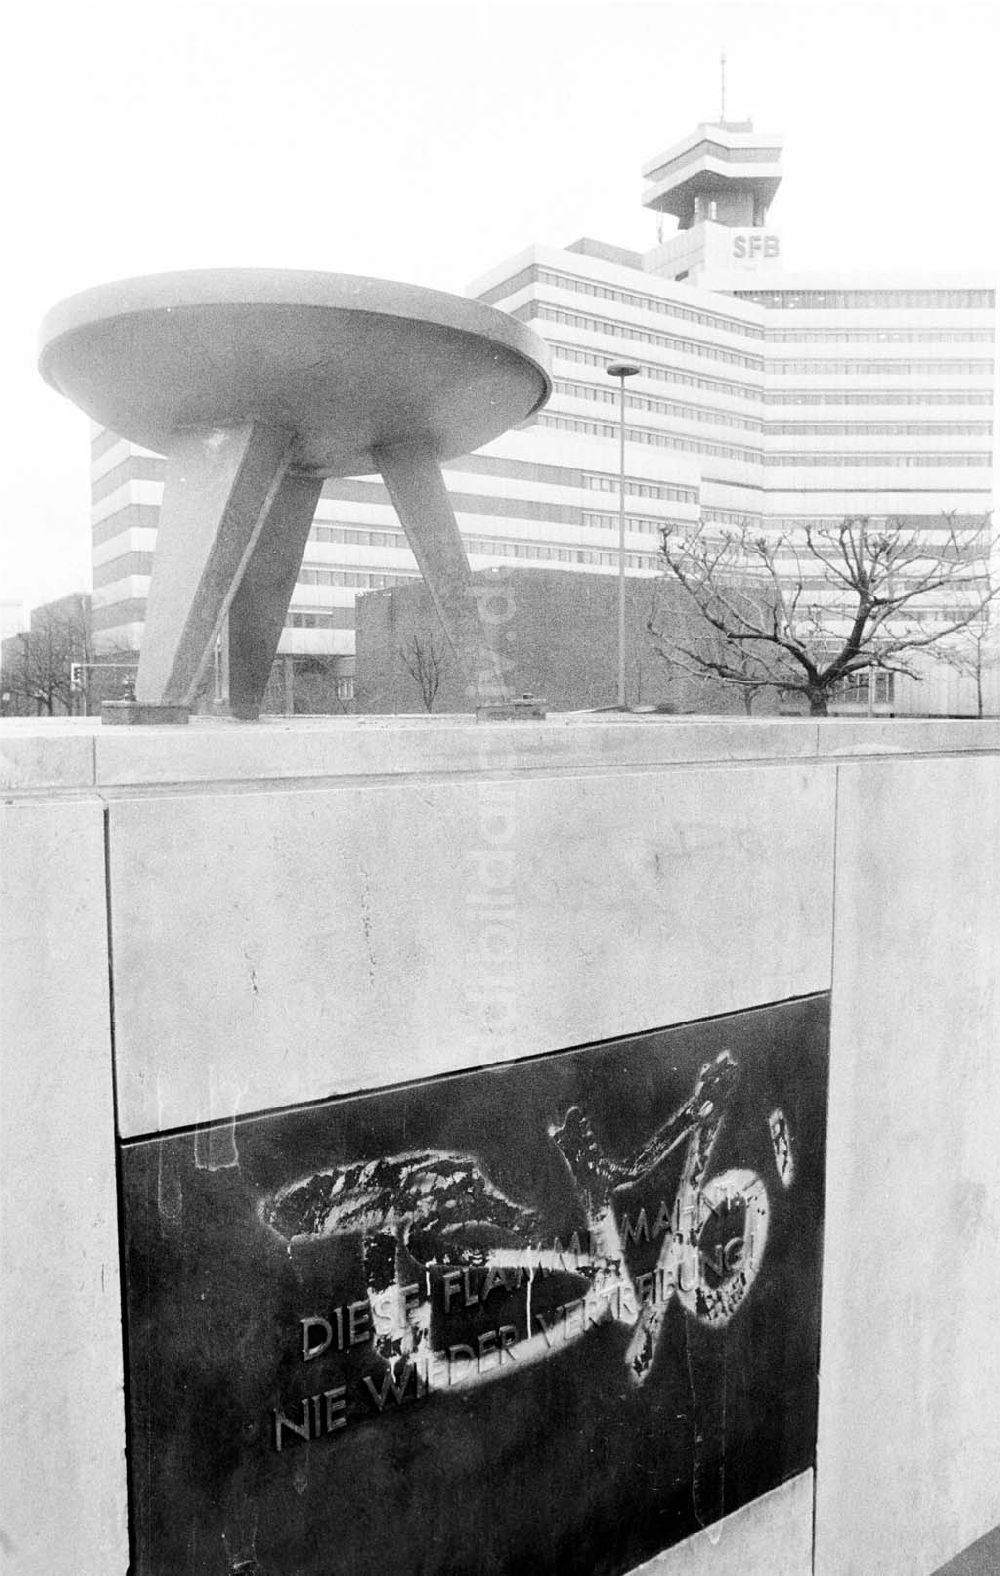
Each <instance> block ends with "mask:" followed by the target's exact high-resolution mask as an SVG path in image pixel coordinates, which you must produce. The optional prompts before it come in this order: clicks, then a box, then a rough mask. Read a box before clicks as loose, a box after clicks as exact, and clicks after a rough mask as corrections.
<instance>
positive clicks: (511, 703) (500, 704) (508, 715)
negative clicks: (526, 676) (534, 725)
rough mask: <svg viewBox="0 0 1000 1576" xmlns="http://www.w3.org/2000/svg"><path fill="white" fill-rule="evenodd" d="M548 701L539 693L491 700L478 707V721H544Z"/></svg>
mask: <svg viewBox="0 0 1000 1576" xmlns="http://www.w3.org/2000/svg"><path fill="white" fill-rule="evenodd" d="M547 705H548V702H547V701H544V700H542V699H541V697H540V696H538V695H515V696H514V697H513V699H512V700H499V701H490V702H489V704H488V705H486V706H477V707H476V721H477V722H544V721H545V718H546V716H547V712H546V710H545V708H546V706H547Z"/></svg>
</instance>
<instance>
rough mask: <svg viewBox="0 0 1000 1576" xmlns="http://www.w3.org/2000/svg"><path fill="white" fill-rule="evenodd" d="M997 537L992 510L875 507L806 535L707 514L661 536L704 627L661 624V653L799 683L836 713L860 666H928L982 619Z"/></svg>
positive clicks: (748, 676)
mask: <svg viewBox="0 0 1000 1576" xmlns="http://www.w3.org/2000/svg"><path fill="white" fill-rule="evenodd" d="M993 546H994V544H993V541H992V538H991V534H990V522H989V518H988V517H983V518H982V519H980V520H977V521H976V522H975V523H974V524H973V525H971V526H964V525H963V526H958V525H956V523H955V520H954V517H953V516H951V515H945V516H943V517H942V520H941V526H940V529H939V530H937V531H935V532H933V533H932V532H930V531H926V530H913V529H911V528H904V527H902V526H900V525H898V524H897V523H896V522H894V521H892V520H891V519H890V520H886V521H884V522H882V523H881V524H879V523H877V522H874V521H872V520H871V519H869V518H868V517H866V516H852V517H849V518H847V519H845V520H842V521H840V522H839V523H837V524H830V525H806V526H805V527H804V529H803V531H802V533H801V534H799V535H792V534H790V533H789V532H786V531H773V532H764V531H762V530H761V528H760V526H759V525H751V524H750V523H745V524H743V525H741V526H739V527H737V528H735V529H726V530H722V531H718V530H710V529H708V528H707V527H706V526H705V525H704V524H703V523H702V524H699V525H698V526H696V527H695V528H694V529H693V530H692V531H691V532H690V533H689V534H688V535H686V536H682V537H679V538H678V537H674V536H672V535H669V534H667V533H664V538H663V546H662V556H663V562H664V572H665V574H666V575H667V577H668V579H672V580H673V581H674V582H676V583H677V584H678V585H680V586H681V587H682V589H683V591H684V592H685V593H686V596H687V599H688V602H689V604H690V607H691V608H692V609H693V611H694V612H695V613H696V614H697V616H698V622H697V623H696V625H695V630H696V633H695V635H694V637H693V638H688V632H687V630H684V629H682V630H680V631H679V632H678V633H674V632H672V631H671V630H670V629H669V628H665V627H663V626H662V625H661V626H659V627H657V628H654V627H653V626H652V624H651V625H650V629H651V633H652V634H653V635H654V638H656V640H657V644H658V647H659V649H660V652H661V655H664V656H667V657H668V659H669V660H670V661H672V662H674V663H675V664H677V665H680V666H684V667H686V669H687V671H689V672H692V673H695V674H700V675H701V676H703V677H706V678H714V679H716V680H717V681H721V682H722V683H723V684H726V685H729V686H732V687H734V688H736V689H739V690H742V691H744V692H749V693H750V694H754V693H758V692H759V691H761V690H763V689H767V688H776V689H778V690H780V691H782V692H783V693H786V694H787V693H793V694H800V695H803V696H805V698H806V699H807V700H808V703H809V710H810V713H811V714H812V715H814V716H826V714H827V710H828V705H829V702H830V699H831V697H832V696H834V695H835V694H836V691H837V689H838V688H839V687H840V686H841V685H842V684H843V683H844V681H845V680H847V679H849V678H850V676H851V675H852V674H854V673H861V672H863V671H865V670H872V669H875V670H879V671H881V672H884V673H899V674H908V675H910V676H911V677H914V678H919V677H920V673H919V670H918V668H917V667H916V666H915V663H914V658H915V657H916V655H917V653H919V652H922V651H927V650H929V649H931V648H936V649H940V647H941V645H942V643H945V644H946V643H947V642H948V640H949V638H950V637H953V636H955V635H956V634H957V633H959V632H960V631H962V630H965V629H968V628H969V627H970V626H973V625H975V624H977V623H979V622H981V621H982V619H983V616H984V613H985V611H986V608H987V607H988V605H989V603H990V602H991V601H992V600H993V598H994V596H995V595H996V588H995V587H994V586H992V585H991V583H990V579H989V575H988V573H987V569H986V566H987V565H988V563H989V561H990V554H991V551H992V550H993Z"/></svg>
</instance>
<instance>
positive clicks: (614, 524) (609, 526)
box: [583, 510, 691, 536]
mask: <svg viewBox="0 0 1000 1576" xmlns="http://www.w3.org/2000/svg"><path fill="white" fill-rule="evenodd" d="M583 524H584V525H585V526H587V527H590V528H591V529H593V530H595V531H617V529H618V516H617V514H592V513H590V512H589V511H587V510H585V511H584V515H583ZM690 526H691V522H690V521H688V520H656V519H654V518H653V516H652V515H648V514H626V516H625V529H626V531H631V532H634V533H635V534H637V535H639V536H658V535H659V533H660V532H661V531H687V530H690Z"/></svg>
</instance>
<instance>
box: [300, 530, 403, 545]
mask: <svg viewBox="0 0 1000 1576" xmlns="http://www.w3.org/2000/svg"><path fill="white" fill-rule="evenodd" d="M309 537H310V540H311V541H313V542H343V543H344V544H346V545H347V546H348V547H401V546H405V545H406V538H405V537H404V535H403V533H402V531H360V530H357V529H356V528H355V527H354V526H344V525H314V526H313V528H312V530H311V531H310V532H309Z"/></svg>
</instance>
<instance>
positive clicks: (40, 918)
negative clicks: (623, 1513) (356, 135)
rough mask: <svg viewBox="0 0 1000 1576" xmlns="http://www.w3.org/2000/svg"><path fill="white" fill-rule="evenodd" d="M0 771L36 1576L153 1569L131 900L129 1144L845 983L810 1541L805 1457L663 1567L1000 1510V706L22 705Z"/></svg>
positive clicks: (15, 1453)
mask: <svg viewBox="0 0 1000 1576" xmlns="http://www.w3.org/2000/svg"><path fill="white" fill-rule="evenodd" d="M0 782H2V784H3V786H4V788H5V790H6V791H5V794H4V822H3V825H4V834H5V840H4V842H3V844H2V852H3V865H2V870H0V875H2V886H0V890H2V894H3V909H2V914H0V924H2V938H0V939H2V945H0V969H2V971H3V972H2V984H3V994H2V996H0V1011H2V1018H0V1028H2V1034H3V1040H2V1053H3V1062H2V1071H3V1100H2V1111H3V1120H4V1134H3V1138H4V1145H3V1164H4V1186H5V1209H4V1254H5V1258H4V1269H5V1276H4V1292H3V1298H4V1300H3V1307H2V1309H0V1330H2V1332H3V1335H2V1339H3V1358H4V1361H3V1370H2V1384H3V1389H4V1394H3V1397H2V1406H0V1429H2V1435H0V1448H2V1454H0V1482H2V1493H3V1509H2V1514H0V1527H2V1528H3V1532H4V1536H5V1540H6V1541H3V1542H2V1547H3V1550H4V1566H3V1568H4V1569H8V1568H9V1569H10V1570H11V1571H12V1572H15V1573H17V1576H79V1572H80V1571H82V1570H86V1571H91V1570H93V1571H100V1572H101V1573H102V1576H113V1573H116V1572H120V1573H121V1576H124V1572H125V1569H126V1564H127V1555H126V1550H125V1539H124V1521H123V1514H124V1490H123V1483H124V1475H123V1456H122V1408H121V1382H122V1366H121V1346H120V1335H119V1329H118V1306H119V1288H118V1268H117V1250H116V1237H115V1232H114V1210H115V1206H114V1189H115V1180H114V1158H113V1142H112V1140H113V1128H112V1118H111V1112H112V1094H113V1090H112V1062H111V1037H110V1028H109V1015H110V1008H111V1003H110V998H109V991H108V980H109V974H108V953H107V939H108V938H107V934H106V924H107V918H106V916H107V914H109V915H110V941H111V957H112V959H113V968H112V973H111V978H112V980H113V987H114V1024H115V1032H114V1045H115V1051H114V1075H115V1080H116V1085H117V1101H118V1107H117V1122H118V1128H119V1131H120V1132H121V1134H123V1135H125V1136H129V1135H132V1136H134V1135H137V1134H142V1133H152V1132H157V1131H162V1130H164V1129H167V1128H173V1127H177V1126H181V1125H184V1124H187V1123H196V1122H202V1121H206V1120H210V1119H219V1118H224V1117H227V1116H231V1115H232V1114H234V1112H236V1113H239V1112H250V1111H255V1110H260V1109H263V1108H267V1107H271V1106H275V1105H284V1104H290V1103H292V1102H295V1101H306V1100H313V1099H317V1098H320V1097H321V1096H323V1095H329V1094H331V1093H335V1092H343V1091H348V1090H361V1089H365V1088H371V1087H375V1086H384V1085H387V1084H392V1083H396V1082H399V1081H401V1080H405V1079H412V1078H418V1077H424V1076H430V1075H433V1074H435V1073H439V1072H441V1071H445V1070H448V1069H455V1068H458V1067H468V1066H471V1065H474V1064H486V1063H490V1062H496V1061H503V1060H506V1059H509V1058H511V1057H520V1056H524V1055H528V1054H531V1053H534V1052H537V1051H546V1050H555V1049H559V1048H560V1047H563V1046H569V1045H573V1044H578V1043H581V1042H583V1041H587V1040H594V1039H599V1038H602V1037H606V1036H612V1035H616V1034H623V1033H631V1032H636V1031H640V1030H643V1029H647V1028H652V1027H656V1026H660V1025H664V1024H668V1023H673V1022H683V1021H685V1020H689V1019H692V1018H698V1017H703V1016H711V1015H714V1014H720V1013H724V1012H728V1011H734V1010H739V1009H741V1008H746V1007H752V1006H754V1005H756V1004H762V1003H765V1002H771V1001H776V1000H781V999H785V998H787V997H791V996H798V995H805V994H808V993H810V992H814V991H823V990H828V989H832V1044H831V1083H830V1105H829V1130H828V1160H827V1227H826V1246H825V1267H824V1303H823V1338H822V1350H821V1366H820V1422H819V1442H818V1453H817V1465H816V1475H815V1540H814V1535H813V1533H814V1526H813V1516H814V1479H813V1474H812V1473H805V1474H803V1475H802V1476H801V1477H799V1478H796V1479H794V1480H793V1481H792V1482H791V1483H788V1484H785V1485H784V1486H783V1488H782V1489H780V1490H777V1491H775V1493H774V1494H771V1495H768V1496H765V1498H764V1499H762V1500H759V1501H756V1502H754V1504H752V1505H750V1506H748V1507H746V1508H745V1509H744V1510H742V1511H739V1512H737V1513H736V1515H735V1516H733V1517H730V1518H727V1520H726V1522H724V1523H722V1524H721V1525H720V1526H719V1527H717V1528H714V1529H710V1531H709V1532H706V1533H705V1534H702V1535H700V1537H699V1538H697V1539H693V1540H690V1541H689V1543H687V1544H685V1545H682V1546H680V1547H679V1548H677V1549H675V1550H672V1551H670V1552H668V1553H666V1554H664V1555H662V1556H660V1557H659V1558H658V1559H656V1560H654V1561H653V1562H651V1564H650V1565H649V1566H648V1567H646V1568H647V1569H648V1570H649V1571H650V1573H651V1576H701V1573H702V1572H705V1573H712V1576H728V1573H729V1572H730V1571H734V1572H735V1571H737V1570H739V1571H740V1572H741V1573H743V1576H765V1573H766V1576H774V1573H775V1572H776V1571H780V1572H781V1573H782V1576H806V1573H809V1576H871V1573H872V1572H875V1571H877V1572H878V1573H879V1576H929V1573H931V1572H933V1571H934V1570H936V1569H937V1567H938V1566H939V1565H941V1564H942V1563H943V1562H944V1561H945V1560H946V1559H947V1558H948V1557H949V1556H950V1555H951V1554H953V1553H955V1552H957V1551H958V1550H959V1549H961V1548H962V1547H964V1546H965V1545H966V1544H968V1543H970V1542H971V1541H973V1540H974V1539H975V1538H977V1537H979V1536H980V1535H981V1534H982V1533H984V1532H985V1531H987V1530H988V1529H989V1528H990V1527H992V1526H993V1525H995V1524H996V1523H997V1522H1000V1483H998V1480H997V1474H996V1472H995V1471H994V1464H995V1462H996V1460H997V1457H998V1452H1000V1383H998V1381H1000V1331H998V1327H997V1321H996V1313H995V1310H996V1307H997V1305H998V1297H1000V1263H998V1260H997V1255H996V1251H995V1245H996V1238H997V1230H998V1227H1000V1158H998V1149H997V1145H996V1141H995V1134H996V1131H997V1126H998V1123H1000V1063H998V1062H997V1059H996V1056H995V1044H996V1039H997V1028H998V1025H1000V985H998V979H1000V964H998V958H1000V917H998V916H1000V870H998V865H997V861H996V859H995V850H996V847H997V841H998V835H1000V724H998V723H996V722H991V721H987V722H982V723H976V722H970V723H961V722H951V723H932V722H912V723H910V722H901V721H897V722H877V721H876V722H869V723H866V722H857V723H854V722H848V721H837V720H831V721H827V722H821V723H816V722H812V721H809V720H806V719H802V720H798V719H796V720H782V721H779V720H775V719H767V720H764V719H762V720H760V721H749V722H748V721H744V720H743V719H734V718H730V719H717V720H712V721H703V722H698V721H680V720H677V721H673V720H669V719H654V718H649V719H645V720H637V719H624V718H616V719H610V720H605V721H594V720H590V721H580V720H569V719H564V720H559V719H552V720H550V721H549V722H546V723H523V724H520V725H518V726H514V725H503V724H487V725H480V726H478V727H477V726H475V725H474V724H472V723H470V722H469V721H468V720H467V719H463V718H459V717H453V718H440V719H421V718H413V719H410V720H409V721H395V722H382V721H380V720H376V719H361V718H355V719H342V720H339V721H330V722H324V723H321V724H320V723H317V724H307V723H302V722H300V723H288V724H277V723H272V724H262V725H259V726H257V727H251V726H237V725H225V724H219V723H209V722H196V723H194V724H192V726H191V727H189V728H187V729H179V730H176V731H171V730H166V729H164V730H148V731H140V730H128V729H121V730H117V729H112V730H104V731H103V732H102V731H101V730H100V728H99V727H97V726H92V725H88V724H85V723H79V724H77V725H69V724H63V725H58V724H52V725H48V726H43V727H38V726H37V725H28V724H25V725H22V726H20V727H19V726H17V725H13V724H12V725H9V726H8V727H7V728H6V729H5V730H4V731H3V733H2V734H0ZM105 857H107V882H108V884H107V886H106V884H105ZM106 898H107V908H106V903H105V900H106ZM511 899H513V901H510V900H511ZM501 900H502V901H501ZM776 1551H777V1552H776ZM776 1560H778V1561H779V1563H776Z"/></svg>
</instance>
